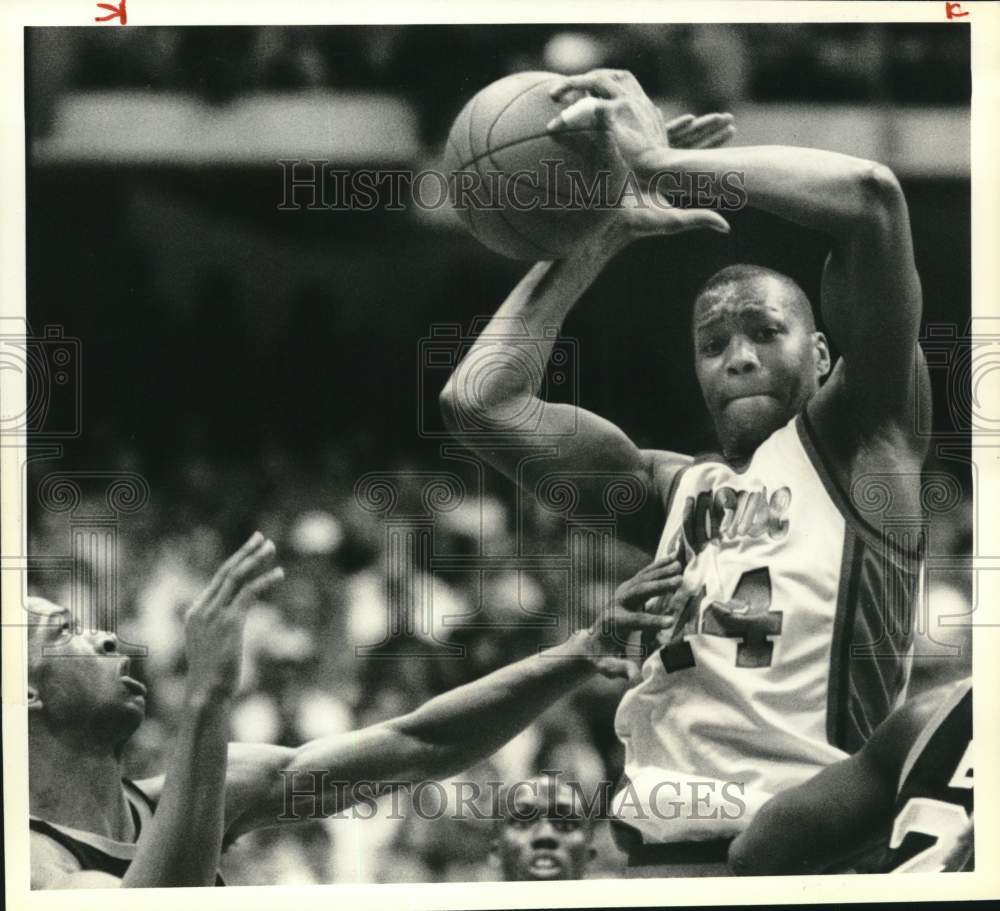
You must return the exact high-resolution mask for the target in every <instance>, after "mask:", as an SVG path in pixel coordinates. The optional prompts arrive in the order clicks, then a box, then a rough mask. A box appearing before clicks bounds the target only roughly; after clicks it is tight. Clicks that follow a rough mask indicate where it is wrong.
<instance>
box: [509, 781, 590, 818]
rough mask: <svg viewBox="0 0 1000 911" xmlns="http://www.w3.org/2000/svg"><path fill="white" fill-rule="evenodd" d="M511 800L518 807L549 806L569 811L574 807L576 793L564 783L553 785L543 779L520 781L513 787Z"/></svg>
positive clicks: (545, 807)
mask: <svg viewBox="0 0 1000 911" xmlns="http://www.w3.org/2000/svg"><path fill="white" fill-rule="evenodd" d="M513 801H514V804H515V805H516V806H518V807H540V808H544V809H549V808H550V807H551V808H557V809H558V810H559V811H560V812H571V811H572V810H574V809H575V807H576V794H575V792H574V791H573V789H572V788H570V787H568V786H567V785H565V784H559V785H556V786H554V787H553V786H552V785H551V784H549V783H547V782H544V781H533V782H522V783H521V784H520V786H517V787H515V789H514V792H513Z"/></svg>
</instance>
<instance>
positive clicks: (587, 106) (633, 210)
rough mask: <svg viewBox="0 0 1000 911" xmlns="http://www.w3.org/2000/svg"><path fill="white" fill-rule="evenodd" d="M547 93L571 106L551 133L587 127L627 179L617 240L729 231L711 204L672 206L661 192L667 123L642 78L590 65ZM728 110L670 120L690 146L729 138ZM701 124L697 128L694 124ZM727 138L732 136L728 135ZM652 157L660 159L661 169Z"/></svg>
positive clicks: (615, 229) (552, 125)
mask: <svg viewBox="0 0 1000 911" xmlns="http://www.w3.org/2000/svg"><path fill="white" fill-rule="evenodd" d="M549 94H550V95H551V96H552V97H553V98H554V99H555V100H557V101H566V102H567V106H566V107H565V108H563V110H562V111H560V112H559V114H558V115H557V116H555V117H554V118H553V119H552V120H551V121H550V122H549V123H548V125H547V129H548V130H549V131H550V132H559V131H560V130H578V131H579V130H585V131H590V133H589V135H592V136H594V137H603V140H602V141H603V142H605V144H607V143H608V142H610V144H611V146H612V147H613V148H612V149H609V150H608V151H609V153H613V154H614V155H616V156H617V157H618V158H619V159H620V162H621V164H622V166H623V167H622V171H623V173H624V174H625V175H627V178H628V180H629V183H628V184H627V185H626V187H625V188H624V191H623V192H622V193H621V194H617V195H618V197H619V198H620V200H621V203H620V205H619V208H618V211H617V213H616V216H617V217H616V218H614V219H612V220H611V228H610V229H609V230H611V231H612V233H613V234H614V237H615V240H616V241H621V242H627V241H628V240H632V239H634V238H637V237H647V236H651V235H655V234H679V233H681V232H682V231H692V230H696V229H698V228H711V229H712V230H715V231H719V232H720V233H723V234H728V233H729V224H728V222H726V220H725V219H724V218H723V217H722V216H721V215H719V214H718V213H716V212H712V211H710V210H708V209H680V208H677V207H675V206H672V205H671V204H670V202H669V201H668V200H667V199H666V197H665V196H664V195H663V194H662V193H661V192H659V189H658V188H657V186H656V183H655V182H652V181H651V179H650V177H649V176H646V175H649V174H651V173H658V172H659V173H662V165H663V163H664V162H665V161H668V160H669V151H670V141H669V131H668V124H667V123H666V122H665V121H664V119H663V114H662V113H661V112H660V109H659V108H658V107H657V106H656V105H655V104H653V102H652V101H651V100H650V98H649V96H648V95H647V94H646V93H645V92H644V91H643V88H642V86H641V85H639V82H638V80H637V79H636V78H635V76H633V75H632V74H631V73H629V72H627V71H625V70H603V69H602V70H592V71H591V72H589V73H584V74H583V75H580V76H568V77H566V78H565V79H562V80H559V81H558V82H557V83H556V84H555V85H554V86H553V87H552V89H551V90H550V92H549ZM731 119H732V118H731V117H729V115H723V114H720V115H708V117H707V118H698V119H697V120H696V119H695V118H692V119H691V120H690V121H688V120H687V119H686V117H685V118H680V119H679V121H671V124H673V129H674V133H675V135H676V136H678V137H680V138H681V139H682V140H683V141H684V142H689V143H691V145H689V146H686V147H689V148H695V147H700V146H696V145H695V144H696V143H700V142H702V141H705V142H708V141H715V140H719V141H725V140H724V139H723V138H722V136H723V134H724V133H727V132H728V130H727V129H726V128H727V127H729V126H731ZM699 121H700V122H699ZM696 123H697V124H698V126H697V128H695V124H696ZM726 138H728V136H726ZM653 162H658V163H659V168H656V167H654V165H653V164H652V163H653Z"/></svg>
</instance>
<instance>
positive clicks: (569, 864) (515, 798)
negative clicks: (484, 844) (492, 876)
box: [493, 781, 596, 882]
mask: <svg viewBox="0 0 1000 911" xmlns="http://www.w3.org/2000/svg"><path fill="white" fill-rule="evenodd" d="M508 804H509V805H508ZM574 807H575V794H574V793H573V791H572V790H571V789H570V788H568V787H565V786H563V787H553V786H551V785H549V784H548V783H546V782H544V781H529V782H524V783H523V784H521V785H520V786H519V787H518V788H517V790H516V792H515V793H513V794H511V795H510V796H509V801H508V802H505V803H504V805H503V812H504V813H505V818H504V819H502V820H501V821H500V827H501V828H500V835H499V838H498V839H497V841H496V842H495V843H494V846H493V851H494V857H495V858H496V860H497V861H498V863H499V865H500V868H501V871H502V873H503V878H504V879H505V880H507V881H508V882H510V881H520V880H546V879H583V878H584V877H585V876H586V872H587V865H588V864H589V863H590V861H591V860H592V859H593V857H594V855H595V854H596V851H595V849H594V848H593V847H592V845H591V841H592V837H593V824H592V822H591V820H589V819H587V818H585V817H584V816H583V815H581V814H580V813H579V812H576V811H575V809H574ZM511 811H512V812H511Z"/></svg>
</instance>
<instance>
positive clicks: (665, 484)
mask: <svg viewBox="0 0 1000 911" xmlns="http://www.w3.org/2000/svg"><path fill="white" fill-rule="evenodd" d="M639 453H640V455H641V456H642V461H643V466H644V467H645V470H646V473H647V475H648V477H649V478H650V481H651V482H652V484H653V489H654V491H655V492H656V494H657V496H658V497H659V498H660V499H661V500H662V501H665V500H666V498H667V497H668V495H669V493H670V490H671V488H672V487H673V486H674V484H675V483H676V481H677V479H678V477H679V475H680V474H681V472H682V471H683V470H684V469H685V468H687V467H688V466H690V465H693V464H694V461H695V459H694V456H689V455H685V454H684V453H681V452H671V451H669V450H667V449H640V450H639Z"/></svg>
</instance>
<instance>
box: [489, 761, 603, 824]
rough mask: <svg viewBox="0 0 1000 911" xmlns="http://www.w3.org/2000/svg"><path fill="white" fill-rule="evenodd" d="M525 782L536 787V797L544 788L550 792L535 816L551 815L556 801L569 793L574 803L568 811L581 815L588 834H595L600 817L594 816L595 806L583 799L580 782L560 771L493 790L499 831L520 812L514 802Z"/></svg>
mask: <svg viewBox="0 0 1000 911" xmlns="http://www.w3.org/2000/svg"><path fill="white" fill-rule="evenodd" d="M525 786H528V787H530V788H532V789H533V793H532V797H534V798H536V799H537V798H538V797H539V796H540V795H539V793H538V792H539V791H540V790H542V789H545V790H546V791H547V792H548V794H547V795H546V796H547V800H546V803H545V807H544V808H539V809H538V810H537V811H533V812H532V816H531V818H532V819H534V818H536V816H541V815H548V814H549V812H550V811H551V810H553V809H554V808H555V807H554V805H555V804H556V803H558V802H559V798H560V797H565V798H567V799H566V801H565V802H566V803H568V804H569V807H570V809H569V811H568V814H567V815H570V816H576V817H577V818H579V819H580V820H581V822H582V823H583V825H584V828H585V829H586V830H587V834H588V836H589V837H593V834H594V829H595V824H596V822H597V820H596V819H595V818H594V813H593V808H591V807H588V806H587V804H586V802H585V801H582V800H581V794H580V793H579V791H578V787H579V785H578V783H576V782H574V783H573V784H570V783H568V782H564V781H560V780H559V778H558V775H551V774H545V773H544V772H543V773H542V774H541V775H536V776H535V777H533V778H528V779H525V780H523V781H517V782H513V783H512V784H508V785H505V786H503V787H502V788H499V789H497V790H496V791H494V792H493V821H494V831H495V832H496V833H497V835H499V833H500V831H501V830H502V829H503V827H504V825H505V824H506V822H507V820H508V819H510V818H511V817H512V816H514V815H516V814H515V813H514V812H513V810H512V806H511V804H512V802H513V799H514V795H515V794H516V793H517V791H518V790H519V789H520V788H522V787H525Z"/></svg>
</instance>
